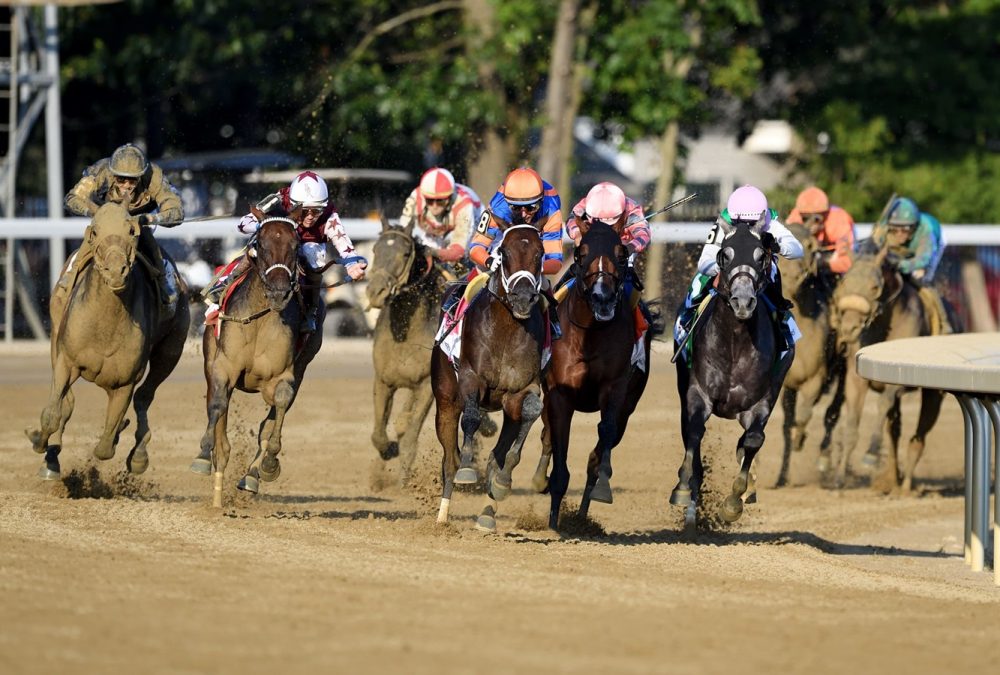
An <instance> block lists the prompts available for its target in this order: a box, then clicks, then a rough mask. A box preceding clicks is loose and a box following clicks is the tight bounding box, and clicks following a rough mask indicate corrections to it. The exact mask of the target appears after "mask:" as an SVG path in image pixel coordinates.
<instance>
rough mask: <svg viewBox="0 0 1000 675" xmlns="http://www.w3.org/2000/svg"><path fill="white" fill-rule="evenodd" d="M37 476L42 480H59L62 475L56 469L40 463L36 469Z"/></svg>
mask: <svg viewBox="0 0 1000 675" xmlns="http://www.w3.org/2000/svg"><path fill="white" fill-rule="evenodd" d="M38 477H39V478H41V479H42V480H59V479H60V478H61V477H62V476H61V475H60V474H59V472H58V471H53V470H52V469H50V468H49V467H48V466H46V465H44V464H43V465H42V466H41V467H39V469H38Z"/></svg>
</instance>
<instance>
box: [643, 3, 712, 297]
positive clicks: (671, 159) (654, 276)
mask: <svg viewBox="0 0 1000 675" xmlns="http://www.w3.org/2000/svg"><path fill="white" fill-rule="evenodd" d="M691 24H692V25H691V28H690V30H689V32H688V34H689V35H690V37H691V44H690V52H689V53H688V54H686V55H685V56H684V57H683V58H681V59H680V60H676V59H675V58H674V54H673V53H672V52H667V53H666V54H664V57H663V67H664V68H665V69H667V70H668V71H670V72H672V73H673V75H674V77H676V78H677V79H679V80H683V79H684V78H686V77H687V76H688V73H689V72H691V66H692V65H693V64H694V52H695V50H697V49H698V47H700V46H701V25H700V23H699V17H698V16H697V15H695V16H694V17H693V18H692V19H691ZM679 138H680V123H679V122H678V120H673V121H671V122H670V123H669V124H668V125H667V128H666V129H665V130H664V131H663V135H662V136H660V175H659V176H658V177H657V179H656V193H655V195H656V196H655V201H654V202H653V203H654V205H655V207H656V208H660V207H662V206H664V205H666V204H667V202H668V201H670V193H671V191H672V190H673V186H674V169H675V166H676V164H677V143H678V140H679ZM667 218H668V214H666V213H663V214H660V215H659V216H657V217H656V218H655V219H654V221H653V222H654V223H658V222H659V223H662V222H666V220H667ZM665 254H666V244H652V245H651V246H650V247H649V253H648V254H647V260H646V293H647V297H650V298H659V297H662V296H663V294H664V288H663V271H664V270H663V268H664V258H665Z"/></svg>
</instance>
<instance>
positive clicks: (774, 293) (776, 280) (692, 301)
mask: <svg viewBox="0 0 1000 675" xmlns="http://www.w3.org/2000/svg"><path fill="white" fill-rule="evenodd" d="M736 223H748V224H750V225H752V226H753V228H754V230H756V231H757V232H759V233H760V234H762V235H763V234H765V233H766V234H770V235H771V238H772V239H773V241H774V244H773V246H774V247H776V248H777V249H778V250H777V251H776V252H777V253H779V254H780V255H781V256H782V257H784V258H788V259H789V260H796V259H798V258H801V257H802V256H803V250H802V244H800V243H799V241H798V239H796V238H795V236H794V235H793V234H792V233H791V232H789V231H788V229H787V228H786V227H785V226H784V225H782V224H781V222H780V221H779V220H778V214H777V213H776V212H775V211H774V210H773V209H770V208H768V205H767V197H765V196H764V193H763V192H761V191H760V190H758V189H757V188H755V187H753V186H752V185H744V186H743V187H741V188H737V189H736V190H735V191H734V192H733V194H731V195H730V196H729V201H728V202H727V203H726V208H725V209H723V211H722V213H721V214H720V215H719V218H718V219H717V220H716V221H715V225H713V226H712V229H711V231H710V232H709V233H708V239H707V240H706V242H705V246H704V247H703V248H702V250H701V257H700V258H699V259H698V271H697V272H696V273H695V275H694V279H692V281H691V287H690V288H689V289H688V293H687V297H685V298H684V305H683V306H682V307H681V311H680V312H679V313H678V315H677V323H676V324H675V325H674V339H675V340H676V342H677V344H678V345H683V344H684V341H685V339H686V338H687V335H688V332H689V331H690V330H691V328H692V322H693V321H694V320H695V318H696V315H697V311H698V306H699V305H700V304H701V302H702V300H704V299H705V297H707V296H708V294H709V293H710V292H711V289H712V286H713V285H714V280H715V276H716V275H717V274H718V273H719V263H718V257H719V252H720V251H721V250H722V247H721V244H722V240H723V239H724V238H725V236H726V233H727V231H729V230H730V229H731V228H732V226H733V225H735V224H736ZM764 297H765V299H766V300H767V302H768V303H769V304H770V305H771V310H772V311H774V312H776V313H777V316H776V319H777V318H780V325H781V327H782V336H783V337H784V340H785V347H784V349H782V350H781V351H787V350H788V349H789V348H791V346H792V345H794V344H795V342H796V341H797V340H798V339H799V338H800V337H801V333H799V328H798V326H797V325H796V324H795V319H794V318H793V317H792V314H791V312H790V311H788V310H789V308H790V307H791V303H789V302H788V301H787V300H785V298H784V297H783V296H782V294H781V276H780V275H779V274H778V266H777V265H776V264H774V262H773V260H772V262H771V283H769V284H767V286H766V287H765V291H764Z"/></svg>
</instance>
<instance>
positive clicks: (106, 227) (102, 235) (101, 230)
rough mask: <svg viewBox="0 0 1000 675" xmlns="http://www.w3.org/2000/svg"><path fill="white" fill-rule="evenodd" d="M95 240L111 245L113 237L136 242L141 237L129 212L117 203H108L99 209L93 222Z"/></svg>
mask: <svg viewBox="0 0 1000 675" xmlns="http://www.w3.org/2000/svg"><path fill="white" fill-rule="evenodd" d="M93 230H94V238H95V239H96V240H97V242H107V243H108V244H110V243H111V241H114V240H112V239H111V238H112V237H118V238H119V239H121V240H134V239H135V238H136V237H138V236H139V226H138V224H137V223H136V222H135V221H134V220H129V213H128V210H127V209H126V208H125V207H124V206H122V205H121V204H119V203H117V202H107V203H105V204H104V205H102V206H101V207H100V208H99V209H97V213H95V214H94V220H93Z"/></svg>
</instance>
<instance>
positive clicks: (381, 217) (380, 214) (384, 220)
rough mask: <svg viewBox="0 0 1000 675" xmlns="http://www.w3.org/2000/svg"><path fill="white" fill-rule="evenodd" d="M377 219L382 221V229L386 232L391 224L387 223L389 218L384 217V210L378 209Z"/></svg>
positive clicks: (390, 227)
mask: <svg viewBox="0 0 1000 675" xmlns="http://www.w3.org/2000/svg"><path fill="white" fill-rule="evenodd" d="M378 219H379V221H380V222H381V223H382V231H383V232H388V231H389V230H391V229H392V225H391V224H390V223H389V219H388V218H386V217H385V211H382V210H379V212H378Z"/></svg>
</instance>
